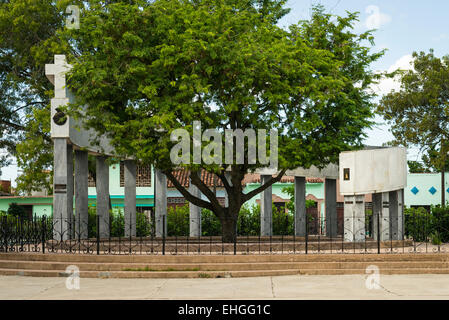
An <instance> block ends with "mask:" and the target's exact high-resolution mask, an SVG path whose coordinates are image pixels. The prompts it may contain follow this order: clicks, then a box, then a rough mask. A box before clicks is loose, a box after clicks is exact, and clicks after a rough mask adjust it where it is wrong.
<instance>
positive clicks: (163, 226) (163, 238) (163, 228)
mask: <svg viewBox="0 0 449 320" xmlns="http://www.w3.org/2000/svg"><path fill="white" fill-rule="evenodd" d="M162 255H164V256H165V215H163V216H162Z"/></svg>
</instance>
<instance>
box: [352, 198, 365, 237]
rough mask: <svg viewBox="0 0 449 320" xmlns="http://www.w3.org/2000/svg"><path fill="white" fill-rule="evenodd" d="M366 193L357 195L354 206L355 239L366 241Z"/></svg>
mask: <svg viewBox="0 0 449 320" xmlns="http://www.w3.org/2000/svg"><path fill="white" fill-rule="evenodd" d="M365 238H366V230H365V195H359V196H355V206H354V240H355V241H356V242H361V241H365Z"/></svg>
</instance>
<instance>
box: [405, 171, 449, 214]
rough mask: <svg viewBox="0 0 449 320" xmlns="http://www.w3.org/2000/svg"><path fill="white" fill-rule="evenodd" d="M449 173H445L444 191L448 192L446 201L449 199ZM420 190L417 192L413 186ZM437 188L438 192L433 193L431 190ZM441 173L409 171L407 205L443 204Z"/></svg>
mask: <svg viewBox="0 0 449 320" xmlns="http://www.w3.org/2000/svg"><path fill="white" fill-rule="evenodd" d="M448 179H449V173H446V174H445V179H444V180H445V186H444V188H443V189H444V192H445V193H446V202H447V201H448V200H449V192H447V189H448V187H449V181H448ZM415 187H416V189H417V190H418V192H417V193H416V194H415V193H413V192H412V190H413V188H415ZM432 187H433V188H435V190H436V192H435V193H434V194H432V193H431V192H430V191H429V190H430V189H431V188H432ZM441 189H442V188H441V174H440V173H409V174H408V176H407V187H406V188H405V190H404V203H405V205H406V206H407V207H410V206H420V205H437V204H441Z"/></svg>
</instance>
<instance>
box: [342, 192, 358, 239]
mask: <svg viewBox="0 0 449 320" xmlns="http://www.w3.org/2000/svg"><path fill="white" fill-rule="evenodd" d="M354 206H355V196H344V213H343V216H344V228H343V236H344V240H345V241H351V242H352V241H354V238H355V237H354Z"/></svg>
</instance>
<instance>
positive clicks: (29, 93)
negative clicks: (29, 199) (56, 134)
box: [0, 0, 67, 192]
mask: <svg viewBox="0 0 449 320" xmlns="http://www.w3.org/2000/svg"><path fill="white" fill-rule="evenodd" d="M64 2H67V1H58V3H56V1H45V0H9V1H2V2H1V3H0V148H1V149H2V150H4V151H7V152H8V153H9V154H10V155H13V156H16V157H17V162H18V165H19V166H20V167H21V169H22V170H23V175H22V176H21V177H20V178H19V179H18V181H17V183H18V188H19V189H20V190H22V191H25V192H30V191H32V190H36V189H41V188H47V189H49V188H50V185H51V179H48V175H47V174H46V173H45V172H44V170H45V169H49V168H51V160H52V156H51V149H52V143H51V139H50V136H49V131H50V126H49V124H50V122H49V117H50V108H49V102H50V97H51V93H52V85H51V83H50V82H49V81H48V79H47V78H46V76H45V73H44V67H45V63H48V62H49V61H51V60H52V57H53V55H54V54H55V53H58V52H60V53H64V52H65V50H64V45H63V44H62V43H60V41H59V40H58V37H57V36H56V32H57V30H58V29H60V28H62V26H63V25H64V15H65V10H64V8H65V7H66V6H67V5H66V4H64ZM5 164H6V162H3V163H1V164H0V166H1V165H5Z"/></svg>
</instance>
